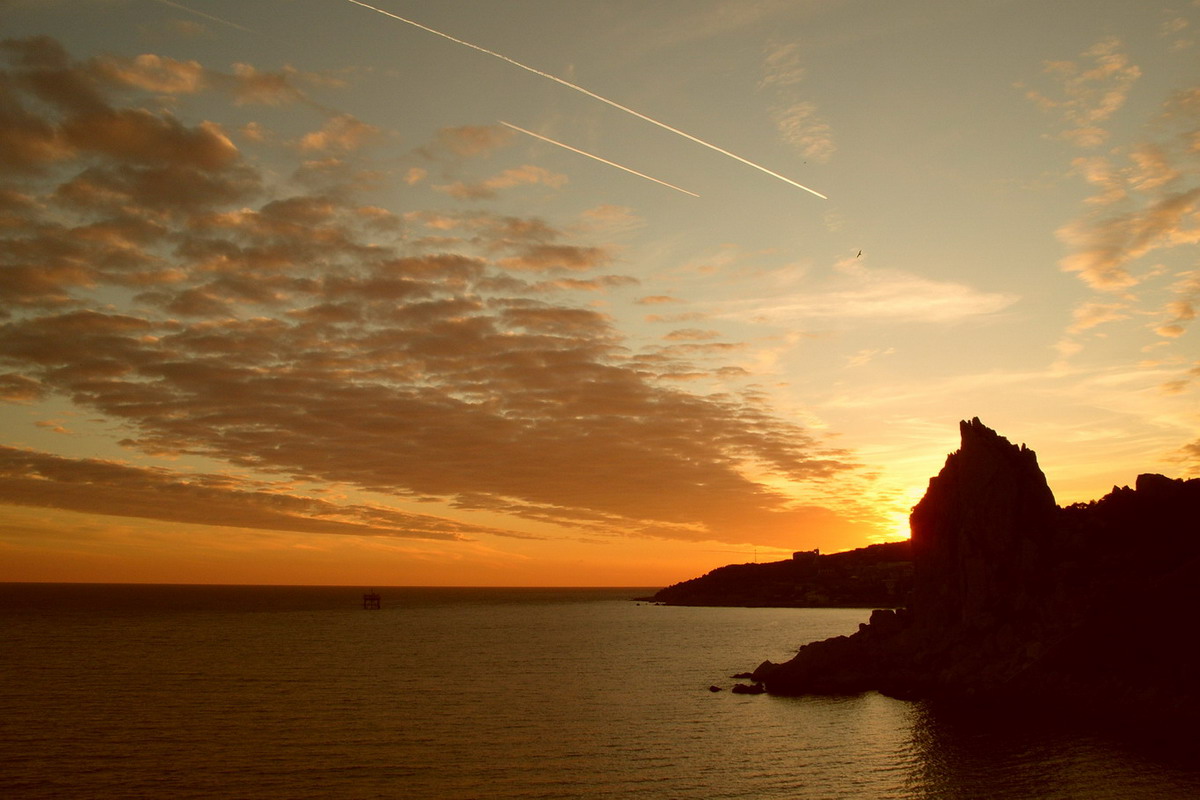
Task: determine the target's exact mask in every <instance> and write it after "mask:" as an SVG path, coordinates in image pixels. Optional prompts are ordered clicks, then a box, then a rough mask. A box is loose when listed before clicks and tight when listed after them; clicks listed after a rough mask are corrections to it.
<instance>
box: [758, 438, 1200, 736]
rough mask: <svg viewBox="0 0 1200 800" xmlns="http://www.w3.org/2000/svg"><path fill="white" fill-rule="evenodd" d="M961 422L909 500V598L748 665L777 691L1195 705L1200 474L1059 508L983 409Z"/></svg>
mask: <svg viewBox="0 0 1200 800" xmlns="http://www.w3.org/2000/svg"><path fill="white" fill-rule="evenodd" d="M960 427H961V431H962V447H961V449H959V450H958V451H957V452H955V453H953V454H951V455H950V456H949V457H948V458H947V459H946V465H945V467H944V468H943V469H942V471H941V472H940V473H939V474H938V475H937V476H936V477H934V478H933V479H932V480H930V482H929V488H928V490H927V491H926V493H925V496H924V498H922V500H921V502H920V503H919V504H918V505H917V506H916V507H915V508H914V509H913V512H912V517H911V523H912V551H913V562H914V579H913V580H914V585H913V593H912V602H911V604H910V606H909V607H908V608H907V609H903V610H901V611H899V612H892V611H876V612H874V613H873V614H872V617H871V621H870V623H868V624H864V625H863V626H861V628H860V630H859V632H858V633H856V634H854V635H853V636H848V637H845V636H843V637H837V638H834V639H828V640H825V641H823V642H815V643H813V644H810V645H806V646H805V647H802V648H801V649H800V651H799V652H798V653H797V655H796V657H795V658H793V659H792V660H791V661H789V662H787V663H785V664H778V665H777V664H771V663H770V662H766V663H764V664H763V665H761V666H760V667H759V668H758V669H757V670H756V671H755V673H754V677H755V678H756V679H757V680H762V681H764V682H765V683H766V686H767V689H768V690H769V691H771V692H774V693H779V694H805V693H843V692H860V691H865V690H868V689H878V690H881V691H883V692H885V693H888V694H892V695H895V696H902V697H953V698H963V697H977V698H995V699H1000V698H1024V699H1035V700H1037V701H1039V702H1044V703H1053V704H1067V705H1070V706H1072V707H1074V708H1075V709H1076V710H1082V709H1086V708H1088V707H1092V708H1101V707H1102V708H1104V709H1107V710H1110V711H1111V710H1114V709H1119V710H1120V711H1121V712H1128V713H1131V714H1135V715H1136V714H1146V715H1149V716H1161V715H1162V714H1164V713H1172V714H1180V715H1183V714H1189V713H1195V712H1197V711H1200V691H1198V689H1197V684H1196V681H1197V675H1200V644H1198V643H1197V642H1196V639H1195V634H1196V624H1195V613H1196V612H1195V608H1194V604H1195V599H1196V588H1195V587H1196V581H1197V579H1198V578H1200V528H1198V526H1197V523H1196V518H1197V516H1198V515H1200V480H1189V481H1183V480H1172V479H1170V478H1165V477H1163V476H1161V475H1141V476H1139V477H1138V479H1137V482H1136V484H1135V488H1133V489H1130V488H1115V487H1114V489H1113V491H1112V492H1111V493H1110V494H1108V495H1106V496H1105V497H1104V498H1102V499H1101V500H1098V501H1094V502H1091V503H1086V504H1076V505H1073V506H1069V507H1067V508H1059V507H1058V506H1057V505H1056V504H1055V502H1054V497H1053V495H1052V494H1051V492H1050V489H1049V487H1048V486H1047V485H1046V479H1045V476H1044V475H1043V474H1042V472H1041V469H1040V468H1039V467H1038V465H1037V458H1036V456H1035V455H1034V453H1033V451H1031V450H1029V449H1027V448H1025V447H1024V446H1021V447H1017V446H1015V445H1013V444H1011V443H1010V442H1008V440H1006V439H1005V438H1003V437H1001V436H999V435H997V434H996V432H995V431H992V430H990V429H989V428H987V427H985V426H984V425H983V424H982V423H981V422H980V421H979V420H978V419H974V420H971V421H970V422H963V423H961V426H960ZM1097 701H1101V702H1097Z"/></svg>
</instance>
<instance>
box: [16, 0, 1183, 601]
mask: <svg viewBox="0 0 1200 800" xmlns="http://www.w3.org/2000/svg"><path fill="white" fill-rule="evenodd" d="M383 6H386V7H387V8H388V9H390V11H392V12H394V13H396V14H398V15H404V16H407V17H409V18H413V19H417V18H419V19H420V20H422V21H423V24H426V25H429V26H431V27H434V28H437V29H439V30H446V31H450V32H452V33H453V35H454V36H455V37H458V40H457V41H449V40H447V39H445V38H444V37H440V38H439V37H437V36H434V35H432V34H431V33H429V32H428V31H424V30H421V29H418V28H416V27H414V26H411V25H406V24H404V23H403V22H402V21H399V20H396V19H394V18H388V17H385V16H383V15H380V14H378V13H374V12H372V11H370V10H368V9H363V8H361V7H356V6H355V5H354V4H350V3H339V2H316V1H315V0H296V2H283V0H263V2H261V3H256V4H253V5H246V4H241V3H234V2H221V1H218V0H213V2H207V3H203V4H195V8H190V7H189V4H187V3H178V4H162V3H146V2H135V1H134V0H111V1H110V2H91V1H89V0H78V1H77V2H53V3H41V4H38V3H16V4H12V5H10V6H7V7H6V8H5V9H3V10H2V11H0V14H3V15H4V16H3V18H2V19H0V21H2V22H3V23H4V29H5V31H6V34H5V35H6V36H9V37H11V38H9V39H8V40H7V41H6V42H5V43H4V44H3V46H2V48H0V70H2V76H0V77H2V78H3V81H2V82H0V101H2V102H0V256H2V258H3V260H2V268H3V270H4V272H3V283H2V284H0V398H2V399H3V401H4V409H5V413H4V415H3V417H2V418H0V431H3V436H2V438H0V580H46V581H60V580H61V581H164V582H206V583H207V582H212V583H328V584H352V585H354V584H370V585H399V584H437V585H630V586H634V585H638V586H651V585H665V584H668V583H672V582H675V581H678V580H682V579H686V578H689V577H692V576H694V575H696V574H699V573H702V572H705V571H707V570H709V569H712V568H713V567H716V566H719V565H721V564H724V563H729V562H741V561H749V560H752V559H754V558H758V559H759V560H774V559H778V558H785V557H788V556H789V555H790V553H791V552H792V551H794V550H799V549H810V548H813V547H819V548H821V549H822V550H824V551H836V550H841V549H847V548H851V547H857V546H862V545H865V544H869V543H871V542H876V541H884V540H889V539H894V538H897V537H900V536H903V535H905V531H906V527H905V521H906V514H907V511H908V509H909V508H910V507H911V506H912V505H913V504H914V503H915V502H916V501H917V500H918V499H919V498H920V495H921V492H922V491H923V489H924V486H925V483H926V481H927V480H928V478H929V477H930V476H931V475H933V474H934V473H936V472H937V470H938V469H939V468H940V466H941V463H942V460H943V459H944V457H945V455H946V454H947V453H948V452H950V451H951V450H953V449H955V447H957V441H956V437H957V422H958V420H959V419H962V418H970V417H973V416H980V417H981V418H982V420H983V421H984V423H985V424H988V425H989V426H992V427H994V428H996V429H997V430H998V431H999V432H1000V433H1001V434H1002V435H1005V436H1007V437H1009V438H1010V439H1012V440H1014V441H1018V442H1021V441H1024V442H1027V443H1028V444H1029V445H1030V446H1031V447H1032V448H1033V449H1035V450H1036V451H1037V452H1038V453H1039V456H1041V462H1042V465H1043V468H1044V469H1045V471H1046V472H1047V475H1048V478H1049V480H1050V485H1051V487H1052V488H1053V489H1054V490H1055V492H1056V493H1057V495H1058V497H1059V500H1060V502H1072V501H1075V500H1086V499H1090V498H1094V497H1099V496H1100V495H1102V494H1103V493H1104V492H1106V491H1107V490H1108V489H1109V488H1110V487H1111V486H1112V485H1114V484H1127V483H1132V481H1133V480H1134V478H1135V476H1136V475H1137V473H1138V472H1146V471H1155V472H1164V473H1167V474H1171V475H1173V476H1174V475H1183V474H1193V473H1195V472H1197V470H1198V469H1200V439H1198V438H1197V429H1198V428H1200V425H1198V422H1200V418H1198V414H1197V404H1196V402H1195V400H1196V379H1197V377H1198V376H1200V353H1198V352H1197V349H1196V346H1195V332H1194V330H1193V326H1192V322H1193V320H1194V318H1195V316H1196V312H1195V304H1196V301H1197V298H1198V297H1200V278H1198V277H1197V272H1196V270H1195V266H1194V260H1195V245H1196V243H1197V242H1200V234H1198V233H1197V231H1200V183H1198V182H1197V181H1200V169H1197V168H1198V167H1200V161H1198V160H1197V155H1198V154H1200V146H1197V141H1200V139H1198V138H1197V137H1198V134H1197V133H1196V131H1197V130H1200V122H1198V120H1200V103H1198V102H1197V92H1198V91H1200V90H1198V89H1197V88H1196V86H1195V84H1194V78H1195V76H1194V69H1193V68H1194V58H1195V53H1196V49H1195V47H1196V46H1195V44H1194V43H1193V42H1192V40H1191V32H1192V31H1193V25H1194V24H1195V23H1196V22H1197V20H1196V19H1194V18H1195V17H1197V15H1198V14H1200V9H1198V8H1197V7H1196V6H1195V4H1193V5H1192V6H1188V7H1187V8H1186V9H1183V10H1173V9H1171V8H1168V7H1166V6H1164V7H1163V8H1162V9H1158V10H1156V12H1155V13H1156V14H1157V15H1158V16H1154V15H1149V16H1148V15H1147V14H1146V13H1145V6H1144V4H1143V3H1142V2H1130V3H1111V4H1105V9H1104V10H1103V13H1100V12H1098V11H1097V10H1096V9H1095V7H1094V6H1093V5H1091V4H1089V3H1081V2H1073V1H1069V2H1063V3H1061V4H1053V7H1047V5H1046V4H1041V3H1015V4H1014V3H1003V2H984V3H979V4H972V5H971V7H970V8H963V7H961V4H959V3H949V2H940V0H926V2H922V3H915V4H897V5H896V6H891V5H889V6H887V7H886V8H884V7H881V6H880V5H878V4H870V3H865V2H827V3H811V4H789V3H774V2H768V1H767V0H761V2H751V1H750V0H745V1H744V2H742V1H741V0H739V2H724V1H723V0H700V1H699V2H693V3H673V2H668V3H663V4H655V5H654V6H653V7H650V6H646V7H642V6H638V7H636V8H635V7H634V6H631V5H627V4H623V3H616V2H600V3H594V4H586V5H585V4H553V3H548V2H542V1H541V0H529V2H525V3H521V4H519V7H513V8H510V9H508V10H507V11H503V12H502V11H501V10H499V6H493V5H491V4H478V3H468V4H437V3H424V2H416V1H415V0H414V1H413V2H400V1H399V0H396V2H392V3H386V4H381V7H383ZM1151 17H1153V18H1151ZM463 42H478V43H479V44H480V46H483V47H486V48H488V52H486V53H484V52H480V51H478V50H477V49H472V48H471V47H464V46H463V44H462V43H463ZM496 53H500V54H503V55H504V58H496V57H495V54H496ZM509 57H511V58H512V59H514V60H516V61H519V62H521V64H534V65H536V68H535V71H534V72H532V73H531V71H530V70H529V69H526V70H521V69H518V68H517V67H516V66H514V64H513V63H512V62H511V61H506V60H505V58H509ZM543 70H544V73H543V72H541V71H543ZM546 75H555V76H563V78H564V80H558V81H557V83H556V82H555V81H554V80H546V79H545V76H546ZM568 82H569V84H568ZM577 84H578V85H577ZM579 86H583V87H587V89H588V92H594V94H590V95H589V94H585V93H582V92H579V91H573V90H572V87H575V88H578V87H579ZM597 94H599V95H603V96H604V97H605V98H607V97H613V98H617V99H619V103H620V105H616V106H614V105H613V104H612V103H608V104H605V103H603V102H599V101H597V99H596V95H597ZM626 106H627V107H628V108H633V109H640V110H641V111H645V112H647V113H648V114H652V116H653V117H654V118H656V119H664V120H670V124H671V126H674V127H672V128H670V129H664V128H662V127H661V126H660V127H655V126H653V125H650V124H648V123H647V122H646V121H645V118H644V117H642V118H638V117H637V116H635V115H632V114H629V113H624V111H623V110H622V109H624V110H625V111H627V110H628V108H626ZM639 113H641V112H639ZM501 119H504V120H511V122H512V124H511V125H504V124H501V123H500V122H499V120H501ZM513 125H515V126H518V127H519V128H520V130H519V129H516V128H514V127H512V126H513ZM525 130H528V131H536V132H537V136H527V135H525V133H524V131H525ZM680 131H687V135H686V136H679V135H676V134H677V133H679V132H680ZM693 135H694V136H693ZM538 136H544V137H546V138H541V139H539V138H538ZM698 139H702V140H703V142H702V143H709V142H719V143H720V148H719V150H714V149H713V148H712V147H711V146H710V147H709V148H708V149H705V148H704V147H701V146H699V145H698V144H697V140H698ZM551 140H552V141H562V142H565V143H569V144H570V146H571V147H572V148H575V149H574V151H573V152H572V151H570V150H567V149H566V148H560V147H555V146H554V145H553V143H552V141H551ZM735 151H736V153H735ZM582 153H591V154H595V155H596V156H599V157H601V158H603V160H602V161H597V160H596V159H595V158H593V159H585V158H583V157H582V155H581V154H582ZM730 154H734V155H735V157H734V158H728V157H726V156H728V155H730ZM763 164H766V165H769V169H770V171H771V173H776V172H777V173H778V175H786V176H788V177H787V180H788V181H791V180H793V179H795V180H797V181H799V182H800V183H802V184H803V185H805V186H812V187H815V188H816V189H818V190H820V191H821V192H823V193H826V194H828V196H829V197H828V199H823V198H822V197H818V196H816V195H814V194H811V193H809V192H805V191H803V190H802V189H798V188H796V186H795V185H794V184H789V183H787V182H785V181H780V180H777V179H776V177H778V175H775V176H773V175H772V174H768V173H764V172H763V170H762V169H757V170H756V169H753V168H752V167H754V166H758V165H763ZM614 165H621V166H622V169H619V170H618V169H614V168H613V166H614ZM629 170H633V171H632V172H631V171H629ZM647 177H651V178H652V179H653V180H646V178H647ZM663 183H669V184H670V186H664V185H663ZM675 186H677V187H682V188H684V189H686V190H687V191H688V192H689V193H691V195H689V194H685V193H683V192H678V191H672V189H671V188H670V187H675Z"/></svg>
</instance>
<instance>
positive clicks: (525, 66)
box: [348, 0, 829, 200]
mask: <svg viewBox="0 0 1200 800" xmlns="http://www.w3.org/2000/svg"><path fill="white" fill-rule="evenodd" d="M348 2H351V3H354V5H356V6H362V7H363V8H368V9H370V10H371V11H375V12H377V13H379V14H383V15H384V16H385V17H391V18H392V19H398V20H400V21H401V22H404V23H406V24H408V25H412V26H413V27H416V28H420V29H421V30H423V31H428V32H429V33H432V34H433V35H435V36H441V37H442V38H443V39H449V40H450V41H452V42H455V43H456V44H461V45H463V46H464V47H469V48H471V49H472V50H478V51H479V52H481V53H487V54H488V55H489V56H493V57H495V58H498V59H500V60H501V61H507V62H508V63H509V64H512V65H513V66H514V67H520V68H521V69H523V70H525V71H526V72H532V73H533V74H534V75H541V76H542V77H543V78H546V79H548V80H552V81H554V82H555V83H561V84H562V85H563V86H566V87H567V88H568V89H574V90H575V91H577V92H580V93H582V94H586V95H587V96H588V97H591V98H592V99H594V100H599V101H600V102H601V103H607V104H608V105H610V106H612V107H613V108H618V109H620V110H621V111H624V112H625V113H626V114H632V115H633V116H635V117H637V118H638V119H642V120H645V121H646V122H649V123H651V124H653V125H657V126H658V127H660V128H663V129H664V130H668V131H670V132H671V133H674V134H677V135H679V136H682V137H683V138H685V139H690V140H691V141H693V142H695V143H696V144H700V145H704V146H705V147H707V148H708V149H710V150H716V151H717V152H718V153H721V154H722V155H726V156H729V157H730V158H732V159H734V160H736V161H740V162H742V163H743V164H745V165H747V166H750V167H754V168H755V169H757V170H759V171H761V172H765V173H767V174H768V175H770V176H771V177H774V178H778V179H779V180H781V181H783V182H784V183H790V184H791V185H792V186H795V187H796V188H798V189H803V190H804V191H806V192H809V193H810V194H815V195H816V196H817V197H820V198H821V199H822V200H828V199H829V198H828V197H826V196H825V195H823V194H821V193H820V192H818V191H817V190H815V189H810V188H808V187H807V186H805V185H804V184H801V183H796V182H795V181H794V180H792V179H791V178H787V177H784V176H783V175H780V174H779V173H778V172H773V171H772V170H769V169H767V168H766V167H764V166H762V165H761V164H755V163H754V162H753V161H750V160H748V159H745V158H742V157H741V156H739V155H737V154H736V153H731V152H729V151H728V150H726V149H724V148H723V147H718V146H717V145H715V144H711V143H709V142H706V141H704V140H703V139H698V138H696V137H695V136H692V135H691V134H690V133H686V132H684V131H681V130H679V129H678V128H673V127H671V126H670V125H668V124H667V123H665V122H659V121H658V120H656V119H654V118H653V117H648V116H646V115H645V114H642V113H641V112H639V111H634V110H633V109H632V108H629V107H628V106H623V105H621V104H620V103H618V102H617V101H615V100H609V99H608V98H607V97H601V96H600V95H598V94H596V93H595V92H590V91H588V90H587V89H585V88H583V87H582V86H579V85H577V84H574V83H571V82H570V81H568V80H564V79H563V78H560V77H558V76H557V75H551V74H550V73H549V72H542V71H541V70H540V69H536V68H535V67H531V66H529V65H528V64H522V63H521V62H520V61H517V60H516V59H512V58H509V57H508V56H506V55H503V54H501V53H497V52H495V51H494V50H488V49H487V48H486V47H480V46H479V45H477V44H471V43H470V42H465V41H463V40H462V39H456V38H455V37H453V36H451V35H450V34H448V33H442V32H441V31H439V30H434V29H433V28H430V27H428V26H427V25H422V24H421V23H419V22H414V21H413V20H411V19H406V18H404V17H401V16H400V15H398V14H393V13H392V12H390V11H384V10H383V9H382V8H376V7H375V6H372V5H368V4H367V3H363V2H361V0H348Z"/></svg>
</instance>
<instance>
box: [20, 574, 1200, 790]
mask: <svg viewBox="0 0 1200 800" xmlns="http://www.w3.org/2000/svg"><path fill="white" fill-rule="evenodd" d="M646 591H649V590H646ZM380 592H381V594H382V596H383V608H382V610H380V611H364V610H363V609H362V608H360V607H359V603H360V602H361V594H362V589H358V588H329V587H319V588H313V587H304V588H292V587H192V586H96V585H47V584H0V637H2V639H0V648H2V649H0V797H4V798H125V797H128V798H160V797H161V798H214V797H230V798H638V797H642V798H706V799H707V798H755V800H762V799H763V798H856V799H859V798H1088V799H1089V800H1090V799H1091V798H1151V797H1153V798H1185V797H1192V798H1195V797H1200V765H1197V764H1196V763H1195V761H1194V760H1193V759H1192V758H1190V757H1189V756H1188V755H1187V754H1186V751H1180V752H1175V753H1174V755H1171V754H1170V752H1164V751H1162V750H1160V749H1156V748H1153V747H1146V746H1143V745H1139V744H1136V743H1135V742H1136V741H1140V739H1139V738H1138V737H1133V738H1132V739H1125V738H1120V739H1118V738H1114V737H1113V736H1111V735H1107V734H1106V735H1100V734H1097V733H1087V732H1083V731H1080V730H1075V729H1072V728H1071V727H1070V726H1069V725H1066V724H1063V725H1055V726H1051V727H1045V726H1044V724H1043V723H1040V722H1039V723H1037V724H1033V723H1032V722H1030V724H1022V722H1021V721H1020V720H1016V721H1013V720H1009V721H1008V722H1007V723H1006V724H998V723H992V722H984V721H981V720H965V719H958V718H954V717H953V716H951V717H947V716H945V712H935V711H934V710H933V709H930V708H928V707H926V706H924V705H922V704H914V703H907V702H902V701H897V700H891V699H888V698H886V697H882V696H880V695H878V694H866V695H862V696H859V697H846V698H799V699H795V698H777V697H770V696H765V695H763V696H748V695H735V694H732V693H730V692H729V691H728V687H729V686H731V685H732V684H733V683H734V681H732V680H731V679H730V678H729V677H728V676H729V675H731V674H733V673H735V672H740V671H742V670H747V669H752V668H753V667H754V666H756V665H757V664H758V662H759V661H761V660H762V659H763V658H768V657H769V658H771V659H772V660H776V661H779V660H783V659H785V658H787V657H788V656H789V655H790V653H791V652H793V651H794V650H795V648H796V647H798V646H799V645H801V644H803V643H805V642H808V641H811V640H814V639H820V638H824V637H827V636H832V635H838V634H845V633H851V632H853V631H854V630H855V629H856V628H857V625H858V623H859V622H861V621H863V620H864V619H865V618H866V616H867V612H866V611H863V610H839V609H739V608H669V607H660V606H654V605H649V604H639V603H636V602H631V600H630V598H632V597H635V596H637V595H639V594H641V593H643V592H639V591H638V590H634V589H587V590H561V589H427V588H420V589H418V588H394V589H381V590H380ZM712 684H717V685H720V686H723V687H725V688H726V691H722V692H719V693H713V692H710V691H709V690H708V687H709V686H710V685H712ZM1191 735H1192V736H1194V735H1195V734H1194V732H1193V733H1192V734H1191Z"/></svg>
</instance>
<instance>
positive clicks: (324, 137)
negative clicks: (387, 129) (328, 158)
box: [299, 114, 379, 153]
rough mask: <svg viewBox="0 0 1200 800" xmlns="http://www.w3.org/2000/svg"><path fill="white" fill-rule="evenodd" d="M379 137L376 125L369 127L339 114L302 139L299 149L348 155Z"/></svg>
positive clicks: (348, 116) (353, 118)
mask: <svg viewBox="0 0 1200 800" xmlns="http://www.w3.org/2000/svg"><path fill="white" fill-rule="evenodd" d="M378 135H379V129H378V128H376V127H375V126H374V125H368V124H367V123H365V122H363V121H361V120H359V119H356V118H355V117H353V116H351V115H350V114H338V115H336V116H333V117H330V118H329V119H328V120H327V121H326V122H325V124H324V125H322V126H321V128H320V130H315V131H311V132H310V133H306V134H304V136H302V137H300V142H299V147H300V149H301V150H306V151H312V150H320V151H334V152H340V153H346V152H349V151H351V150H357V149H358V148H360V147H362V145H363V144H364V143H365V142H367V141H369V140H370V139H373V138H375V137H376V136H378Z"/></svg>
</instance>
